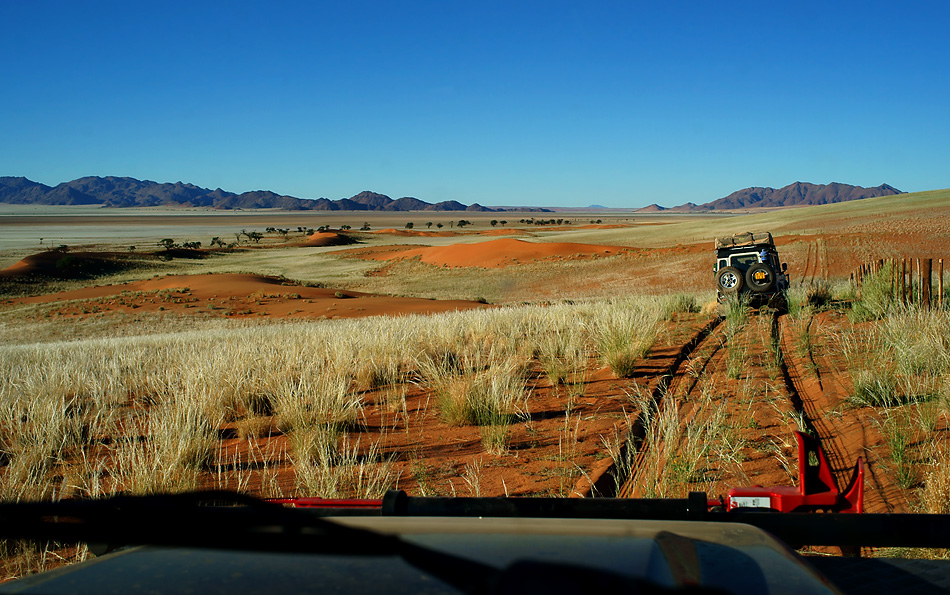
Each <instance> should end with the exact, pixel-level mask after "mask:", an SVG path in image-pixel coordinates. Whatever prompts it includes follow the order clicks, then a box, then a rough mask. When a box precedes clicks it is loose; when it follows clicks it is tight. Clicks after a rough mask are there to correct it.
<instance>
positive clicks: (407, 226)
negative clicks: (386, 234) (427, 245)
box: [406, 221, 413, 229]
mask: <svg viewBox="0 0 950 595" xmlns="http://www.w3.org/2000/svg"><path fill="white" fill-rule="evenodd" d="M412 227H413V224H412V221H410V222H409V223H406V229H412Z"/></svg>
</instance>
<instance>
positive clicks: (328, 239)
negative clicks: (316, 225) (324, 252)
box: [303, 231, 353, 246]
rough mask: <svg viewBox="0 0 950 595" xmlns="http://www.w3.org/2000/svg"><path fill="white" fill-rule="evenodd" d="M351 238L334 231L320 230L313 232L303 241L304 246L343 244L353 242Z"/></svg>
mask: <svg viewBox="0 0 950 595" xmlns="http://www.w3.org/2000/svg"><path fill="white" fill-rule="evenodd" d="M352 243H353V241H352V240H350V238H348V237H346V236H343V235H340V234H338V233H336V232H333V231H318V232H317V233H314V234H311V235H310V236H309V237H308V238H307V240H306V241H305V242H304V243H303V245H304V246H341V245H343V244H352Z"/></svg>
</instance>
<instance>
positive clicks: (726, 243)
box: [716, 231, 775, 250]
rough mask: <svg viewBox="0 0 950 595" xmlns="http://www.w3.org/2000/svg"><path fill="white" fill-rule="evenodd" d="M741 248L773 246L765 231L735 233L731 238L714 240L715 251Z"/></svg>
mask: <svg viewBox="0 0 950 595" xmlns="http://www.w3.org/2000/svg"><path fill="white" fill-rule="evenodd" d="M742 246H775V242H774V241H773V240H772V234H771V233H769V232H767V231H762V232H755V233H753V232H751V231H747V232H744V233H737V234H735V235H733V236H731V237H725V238H716V249H717V250H721V249H723V248H739V247H742Z"/></svg>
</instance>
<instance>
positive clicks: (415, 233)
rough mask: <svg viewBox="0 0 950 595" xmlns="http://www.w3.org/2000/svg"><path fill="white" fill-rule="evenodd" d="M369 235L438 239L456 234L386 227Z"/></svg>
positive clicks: (452, 232)
mask: <svg viewBox="0 0 950 595" xmlns="http://www.w3.org/2000/svg"><path fill="white" fill-rule="evenodd" d="M369 233H377V234H385V235H390V236H404V237H426V236H432V237H438V238H447V237H451V236H454V235H458V234H456V233H455V232H454V231H423V230H421V229H395V228H393V227H387V228H386V229H377V230H374V231H371V232H369Z"/></svg>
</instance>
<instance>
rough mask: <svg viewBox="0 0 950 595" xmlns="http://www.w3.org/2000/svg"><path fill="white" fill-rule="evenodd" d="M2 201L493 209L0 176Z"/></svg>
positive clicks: (367, 195) (372, 196) (369, 195)
mask: <svg viewBox="0 0 950 595" xmlns="http://www.w3.org/2000/svg"><path fill="white" fill-rule="evenodd" d="M0 203H12V204H40V205H101V206H103V207H116V208H129V207H160V206H165V207H207V208H213V209H226V210H230V209H284V210H288V211H485V212H489V211H495V210H496V209H490V208H487V207H483V206H481V205H479V204H473V205H469V206H466V205H463V204H462V203H460V202H456V201H454V200H449V201H444V202H439V203H435V204H432V203H428V202H425V201H424V200H419V199H418V198H412V197H409V196H406V197H403V198H399V199H396V200H393V199H391V198H389V197H388V196H386V195H385V194H378V193H376V192H369V191H364V192H360V193H359V194H357V195H356V196H352V197H350V198H341V199H339V200H330V199H328V198H317V199H309V198H296V197H293V196H284V195H280V194H275V193H274V192H270V191H267V190H256V191H253V192H244V193H242V194H235V193H233V192H227V191H224V190H222V189H220V188H216V189H215V190H209V189H207V188H200V187H198V186H195V185H194V184H184V183H182V182H175V183H174V184H171V183H161V184H160V183H158V182H150V181H148V180H137V179H135V178H120V177H113V176H107V177H104V178H103V177H97V176H91V177H86V178H79V179H77V180H73V181H72V182H63V183H62V184H58V185H57V186H55V187H50V186H47V185H45V184H40V183H38V182H33V181H31V180H28V179H26V178H23V177H0Z"/></svg>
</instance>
